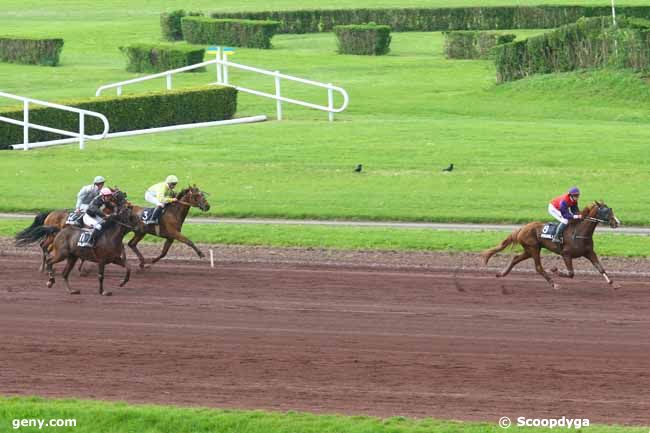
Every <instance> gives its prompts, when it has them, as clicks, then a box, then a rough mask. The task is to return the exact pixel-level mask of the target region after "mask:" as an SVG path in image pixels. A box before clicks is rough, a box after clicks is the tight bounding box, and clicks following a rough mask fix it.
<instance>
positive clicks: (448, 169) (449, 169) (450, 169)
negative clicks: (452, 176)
mask: <svg viewBox="0 0 650 433" xmlns="http://www.w3.org/2000/svg"><path fill="white" fill-rule="evenodd" d="M453 169H454V164H449V167H447V168H443V169H442V171H452V170H453Z"/></svg>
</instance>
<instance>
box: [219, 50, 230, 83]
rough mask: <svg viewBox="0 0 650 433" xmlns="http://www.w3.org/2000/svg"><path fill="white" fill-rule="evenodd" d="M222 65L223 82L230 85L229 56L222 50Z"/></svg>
mask: <svg viewBox="0 0 650 433" xmlns="http://www.w3.org/2000/svg"><path fill="white" fill-rule="evenodd" d="M221 61H222V62H223V63H221V67H222V68H223V84H225V85H228V56H226V53H225V52H224V51H222V52H221Z"/></svg>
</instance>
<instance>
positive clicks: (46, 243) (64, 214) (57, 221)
mask: <svg viewBox="0 0 650 433" xmlns="http://www.w3.org/2000/svg"><path fill="white" fill-rule="evenodd" d="M111 191H113V195H112V196H111V199H110V200H111V202H112V203H113V204H114V205H116V206H123V205H124V204H125V203H126V193H125V192H124V191H120V190H119V188H115V189H112V188H111ZM70 214H71V211H69V210H67V209H59V210H53V211H49V212H41V213H39V214H38V215H36V217H35V218H34V221H33V222H32V225H30V226H29V227H27V228H26V229H24V230H23V231H21V232H19V233H18V234H17V235H16V243H17V244H18V245H20V244H21V242H22V240H23V239H27V240H28V239H30V237H31V233H32V231H34V230H36V229H38V228H39V227H42V226H46V227H56V228H59V229H62V228H63V227H65V226H66V224H68V217H69V216H70ZM81 216H82V215H80V217H81ZM79 219H81V218H79ZM54 236H55V234H54V233H53V234H52V235H50V236H47V237H45V238H44V239H42V240H41V242H40V243H39V246H40V247H41V250H42V256H41V265H40V267H39V271H40V272H45V261H46V260H47V254H48V249H49V247H50V245H51V244H52V242H53V241H54ZM30 243H31V242H30Z"/></svg>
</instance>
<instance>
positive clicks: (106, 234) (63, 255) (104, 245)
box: [22, 204, 137, 296]
mask: <svg viewBox="0 0 650 433" xmlns="http://www.w3.org/2000/svg"><path fill="white" fill-rule="evenodd" d="M132 211H133V209H132V206H130V204H127V205H126V206H125V207H124V208H122V209H119V210H117V211H116V213H114V214H112V215H110V216H108V218H106V221H105V223H104V229H103V230H102V233H101V235H100V236H99V238H98V239H97V241H96V243H95V246H94V247H92V248H91V247H79V246H78V245H77V243H78V241H79V237H80V236H81V233H82V229H81V228H79V227H76V226H71V225H67V226H65V227H63V228H62V229H60V228H58V227H46V226H42V227H40V228H38V229H37V230H33V231H32V232H31V234H30V236H31V238H30V239H29V240H28V239H24V240H23V242H22V245H27V244H29V243H34V242H37V241H39V240H41V239H43V238H47V237H49V236H51V235H55V236H54V241H53V242H52V244H51V245H50V254H49V256H48V258H47V260H46V265H47V271H48V274H49V279H48V281H47V287H52V286H53V285H54V283H55V278H54V269H53V266H54V264H56V263H59V262H62V261H63V260H67V262H66V265H65V268H64V269H63V272H62V276H63V279H64V281H65V285H66V288H67V289H68V292H69V293H70V294H72V295H76V294H79V293H80V292H79V290H73V289H72V288H71V287H70V283H69V281H68V276H69V275H70V272H71V271H72V269H73V267H74V265H75V263H76V262H77V260H78V259H82V260H85V261H89V262H94V263H97V268H98V271H97V278H98V280H99V294H100V295H104V296H110V295H111V292H109V291H105V290H104V268H105V267H106V265H107V264H110V263H114V264H116V265H119V266H122V267H123V268H125V269H126V273H125V275H124V279H123V280H122V282H121V283H120V287H123V286H124V285H125V284H126V283H127V281H129V277H130V275H131V268H130V267H129V265H128V264H127V262H126V254H125V251H124V243H123V239H124V236H125V235H126V234H127V233H128V232H129V231H131V230H133V229H134V228H135V226H134V223H137V217H136V216H134V215H133V212H132ZM30 241H31V242H30Z"/></svg>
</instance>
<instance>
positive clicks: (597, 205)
mask: <svg viewBox="0 0 650 433" xmlns="http://www.w3.org/2000/svg"><path fill="white" fill-rule="evenodd" d="M603 206H606V205H605V203H604V202H602V201H594V202H593V203H591V204H589V205H587V206H585V208H584V209H583V210H582V213H581V215H589V212H591V210H592V209H593V208H598V209H600V208H601V207H603Z"/></svg>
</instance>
